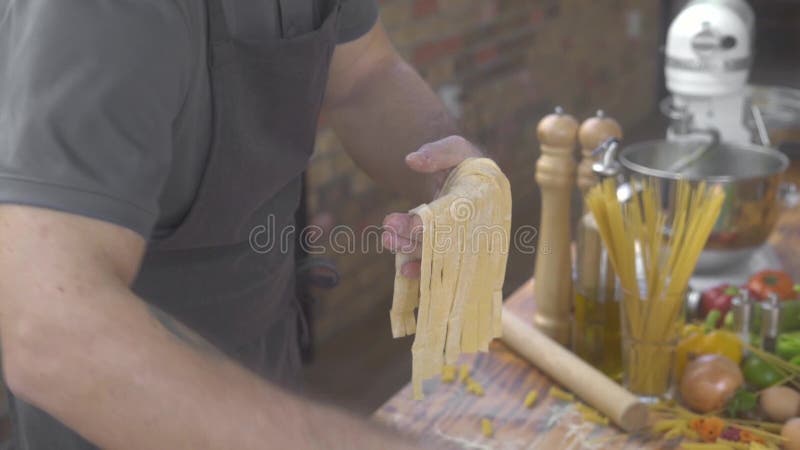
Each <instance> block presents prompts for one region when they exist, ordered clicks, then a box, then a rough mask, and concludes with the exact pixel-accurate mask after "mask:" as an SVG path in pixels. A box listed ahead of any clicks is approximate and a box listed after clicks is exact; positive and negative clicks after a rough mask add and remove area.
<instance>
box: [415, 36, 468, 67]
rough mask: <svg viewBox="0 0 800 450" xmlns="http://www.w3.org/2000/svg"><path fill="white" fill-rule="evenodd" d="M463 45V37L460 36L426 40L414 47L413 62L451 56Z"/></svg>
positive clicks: (419, 62)
mask: <svg viewBox="0 0 800 450" xmlns="http://www.w3.org/2000/svg"><path fill="white" fill-rule="evenodd" d="M463 46H464V39H463V38H462V37H461V36H453V37H449V38H446V39H442V40H439V41H432V42H427V43H425V44H422V45H420V46H418V47H417V48H415V49H414V63H415V64H425V63H429V62H431V61H433V60H435V59H438V58H442V57H445V56H451V55H453V54H454V53H456V52H458V51H459V50H461V48H462V47H463Z"/></svg>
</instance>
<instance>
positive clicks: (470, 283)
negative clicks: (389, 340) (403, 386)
mask: <svg viewBox="0 0 800 450" xmlns="http://www.w3.org/2000/svg"><path fill="white" fill-rule="evenodd" d="M411 212H412V213H414V214H416V215H418V216H419V218H420V219H421V221H422V226H423V230H422V258H421V267H420V277H419V279H418V280H412V279H409V278H406V277H405V276H403V275H401V273H400V268H401V267H402V266H403V264H405V263H406V262H407V261H409V256H407V255H405V254H400V253H398V254H397V256H396V259H395V270H396V272H395V280H394V283H395V284H394V297H393V300H392V308H391V311H390V313H389V316H390V319H391V324H392V335H393V336H394V337H395V338H398V337H402V336H406V335H410V334H416V336H415V338H414V344H413V345H412V347H411V355H412V370H411V383H412V386H413V392H414V398H415V399H421V398H422V397H423V392H422V381H423V380H425V379H428V378H430V377H432V376H436V375H437V374H439V373H441V371H442V367H443V366H444V365H445V364H454V363H455V362H456V360H457V359H458V357H459V355H460V354H461V353H474V352H478V351H481V352H486V351H488V350H489V342H491V341H492V339H494V338H496V337H500V334H501V331H502V324H501V312H502V309H503V303H502V302H503V295H502V288H503V280H504V278H505V271H506V259H507V257H508V246H509V241H510V232H511V188H510V185H509V182H508V179H507V178H506V177H505V175H503V173H502V172H501V171H500V169H499V168H498V167H497V165H496V164H495V163H494V162H493V161H492V160H490V159H487V158H469V159H467V160H465V161H463V162H462V163H461V164H459V165H458V166H457V167H456V168H454V169H453V170H452V171H451V173H450V175H449V176H448V178H447V180H446V181H445V183H444V186H443V187H442V190H441V193H440V195H439V196H438V198H437V199H436V200H434V201H433V202H431V203H429V204H423V205H420V206H418V207H417V208H414V209H413V210H411ZM415 309H416V310H417V315H416V317H415V316H414V310H415ZM468 375H469V372H468V368H467V372H466V375H464V373H463V367H462V371H461V372H460V373H459V379H460V380H462V381H464V380H466V379H467V378H468ZM468 390H469V385H468ZM472 390H473V391H475V392H477V391H478V389H477V388H473V389H472ZM480 391H481V393H482V391H483V388H480ZM475 392H473V393H475ZM476 395H480V394H476Z"/></svg>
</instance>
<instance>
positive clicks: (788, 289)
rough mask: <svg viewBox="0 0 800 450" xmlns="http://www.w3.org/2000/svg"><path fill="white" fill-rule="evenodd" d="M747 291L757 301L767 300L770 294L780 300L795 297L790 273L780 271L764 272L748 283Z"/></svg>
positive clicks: (751, 278) (757, 274) (753, 277)
mask: <svg viewBox="0 0 800 450" xmlns="http://www.w3.org/2000/svg"><path fill="white" fill-rule="evenodd" d="M747 290H748V291H750V294H751V295H752V296H753V297H754V298H755V299H756V300H766V299H768V298H769V296H770V294H774V295H775V296H777V297H778V300H789V299H791V298H793V297H794V295H795V291H794V281H792V277H791V276H789V274H788V273H786V272H783V271H780V270H762V271H761V272H758V273H756V274H755V275H753V276H752V277H750V279H749V280H748V281H747Z"/></svg>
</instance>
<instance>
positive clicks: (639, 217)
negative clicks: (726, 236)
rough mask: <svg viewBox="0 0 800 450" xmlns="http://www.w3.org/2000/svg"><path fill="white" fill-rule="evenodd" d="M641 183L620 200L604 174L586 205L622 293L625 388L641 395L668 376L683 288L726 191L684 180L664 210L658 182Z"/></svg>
mask: <svg viewBox="0 0 800 450" xmlns="http://www.w3.org/2000/svg"><path fill="white" fill-rule="evenodd" d="M641 187H642V189H641V191H640V192H635V193H634V194H633V197H632V198H631V199H630V200H628V201H627V202H624V203H623V202H620V201H619V200H618V199H617V185H616V182H615V181H614V180H613V179H608V180H605V181H604V182H603V183H602V184H600V185H598V186H595V187H594V188H592V190H590V191H589V193H588V194H587V195H586V205H587V207H588V208H589V210H590V211H591V212H592V214H593V215H594V217H595V219H596V221H597V225H598V229H599V231H600V235H601V237H602V239H603V242H604V244H605V246H606V248H607V250H608V254H609V259H610V260H611V264H612V265H613V267H614V270H615V271H616V273H617V276H618V278H619V281H620V284H621V286H622V290H623V292H624V294H623V302H622V309H623V314H622V327H623V330H622V331H623V336H625V339H626V341H627V348H626V349H625V350H624V357H623V359H624V366H625V367H624V369H625V379H626V384H627V387H628V388H629V389H631V390H632V391H633V392H634V393H636V394H639V395H653V396H658V395H661V394H663V393H665V392H666V390H667V388H668V387H669V383H670V377H671V371H672V370H671V369H672V366H671V365H672V358H671V354H672V349H671V348H670V346H671V344H672V341H673V340H674V338H677V336H678V329H679V328H678V327H680V325H681V323H682V317H681V313H682V307H683V295H684V292H685V291H686V287H687V286H688V283H689V278H690V277H691V275H692V272H693V270H694V267H695V264H696V263H697V259H698V258H699V257H700V252H701V251H702V250H703V247H704V246H705V243H706V240H707V239H708V236H709V235H710V233H711V230H712V228H713V227H714V224H715V223H716V221H717V217H718V216H719V212H720V210H721V208H722V203H723V200H724V197H725V195H724V192H723V191H722V190H721V189H720V188H718V187H714V188H710V189H709V188H707V187H706V185H705V183H704V182H699V183H695V184H692V183H690V182H689V181H686V180H681V181H679V182H678V183H677V188H676V190H675V192H674V201H675V204H674V209H673V210H674V213H673V214H672V215H671V217H668V216H667V214H666V213H665V212H664V210H663V209H662V208H661V205H660V199H661V198H662V197H661V192H660V191H659V189H658V186H657V185H656V184H655V183H654V182H652V181H645V182H644V183H643V185H642V186H641ZM671 194H672V193H671ZM667 224H669V225H670V226H669V229H668V231H665V230H666V229H667V228H666V225H667Z"/></svg>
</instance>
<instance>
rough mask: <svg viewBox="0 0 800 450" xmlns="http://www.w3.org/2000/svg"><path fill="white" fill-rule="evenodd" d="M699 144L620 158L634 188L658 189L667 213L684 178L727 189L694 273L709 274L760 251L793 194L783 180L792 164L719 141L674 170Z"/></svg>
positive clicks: (636, 151) (642, 146)
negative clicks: (651, 184)
mask: <svg viewBox="0 0 800 450" xmlns="http://www.w3.org/2000/svg"><path fill="white" fill-rule="evenodd" d="M698 145H703V143H699V142H683V143H677V142H667V141H662V140H659V141H647V142H641V143H637V144H633V145H630V146H628V147H625V148H624V149H623V150H621V151H620V153H619V158H618V160H619V162H620V163H621V165H622V166H623V167H624V169H625V170H624V173H625V176H626V178H627V179H628V180H629V181H630V184H631V185H632V186H636V185H637V184H640V182H641V181H642V180H644V179H652V180H655V181H656V182H657V183H658V184H659V185H660V186H659V187H660V192H662V193H663V198H662V202H663V204H662V205H663V207H664V208H665V210H666V211H667V213H668V214H670V213H671V212H672V211H674V201H675V195H674V194H675V192H676V190H675V187H676V186H677V180H679V179H681V178H683V179H688V180H690V181H692V182H700V181H705V182H706V183H707V184H708V185H709V186H720V187H722V189H724V190H725V194H726V197H725V204H724V206H723V208H722V212H721V213H720V217H719V219H718V221H717V223H716V225H715V226H714V230H713V231H712V233H711V236H710V237H709V240H708V243H707V244H706V247H705V249H704V250H703V254H702V255H701V257H700V261H698V265H697V269H696V270H697V271H699V272H708V271H713V270H715V269H720V268H722V267H724V266H727V265H730V264H733V263H736V262H739V261H742V259H743V258H746V257H748V256H749V255H750V254H751V253H752V252H753V251H754V250H756V249H758V248H759V247H760V246H761V245H762V244H763V243H764V242H765V241H766V239H767V237H768V236H769V234H770V233H771V232H772V229H773V228H774V226H775V222H776V221H777V220H778V215H779V214H780V212H781V210H782V209H783V208H784V207H785V203H786V202H785V201H784V200H786V195H785V193H787V192H794V190H793V189H792V188H791V187H789V186H788V185H784V184H782V181H781V180H782V175H783V172H784V171H785V170H786V168H787V167H788V166H789V159H788V158H787V157H786V155H784V154H783V153H781V152H779V151H776V150H772V149H770V148H766V147H760V146H755V145H746V146H745V145H738V144H728V143H720V144H717V145H716V146H713V147H711V148H710V149H709V150H708V151H706V152H705V153H703V155H702V157H700V158H699V159H697V160H696V161H694V162H693V163H692V164H690V165H688V166H687V167H685V168H684V169H682V170H680V171H679V172H674V171H671V170H670V168H671V167H674V166H675V164H676V163H677V162H678V161H680V160H681V159H682V158H685V157H686V156H687V155H689V154H691V153H692V152H696V150H697V148H698Z"/></svg>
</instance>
